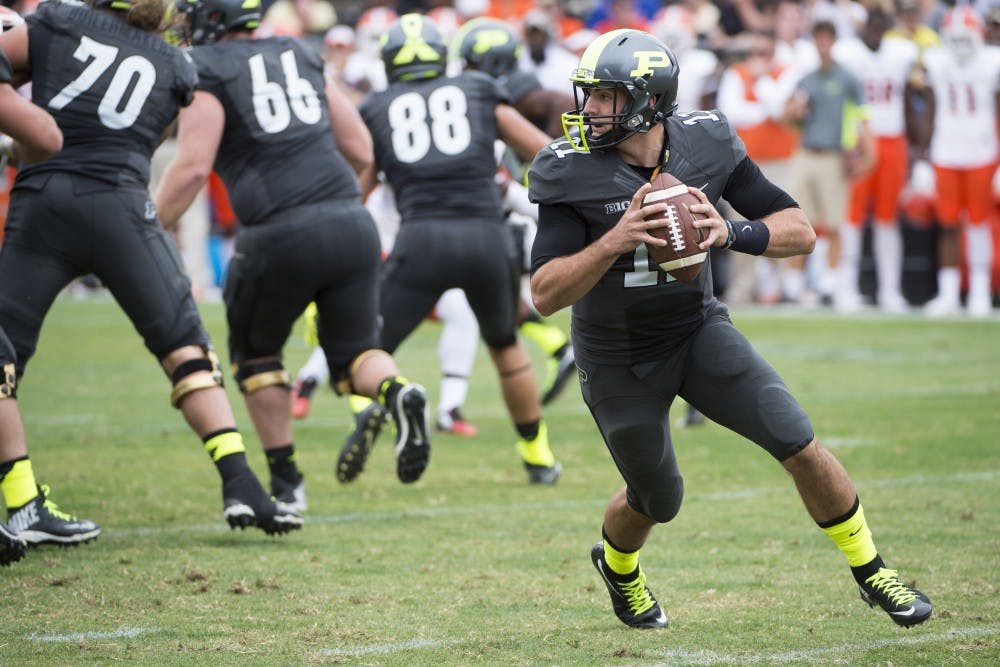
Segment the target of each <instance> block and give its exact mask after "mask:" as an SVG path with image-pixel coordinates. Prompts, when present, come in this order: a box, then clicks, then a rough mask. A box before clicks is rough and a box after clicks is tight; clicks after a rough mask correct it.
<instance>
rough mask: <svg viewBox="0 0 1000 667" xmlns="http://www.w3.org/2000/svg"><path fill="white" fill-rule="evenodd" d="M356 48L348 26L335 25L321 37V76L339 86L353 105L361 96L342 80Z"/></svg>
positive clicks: (351, 31)
mask: <svg viewBox="0 0 1000 667" xmlns="http://www.w3.org/2000/svg"><path fill="white" fill-rule="evenodd" d="M356 47H357V40H356V39H355V36H354V29H353V28H351V26H349V25H343V24H337V25H335V26H333V27H332V28H330V29H329V30H327V31H326V34H325V35H323V63H324V68H323V76H324V77H330V78H332V79H333V80H334V81H336V82H337V83H338V84H340V85H339V88H340V90H341V91H343V93H344V94H345V95H347V96H348V97H349V98H351V101H352V102H354V103H355V104H357V103H358V102H360V101H361V98H362V97H363V95H362V94H361V92H359V91H358V90H357V89H356V88H354V87H353V86H351V85H350V84H349V83H348V82H347V81H346V80H344V70H345V69H346V68H347V62H348V61H349V60H350V59H351V55H352V54H353V53H354V52H355V49H356Z"/></svg>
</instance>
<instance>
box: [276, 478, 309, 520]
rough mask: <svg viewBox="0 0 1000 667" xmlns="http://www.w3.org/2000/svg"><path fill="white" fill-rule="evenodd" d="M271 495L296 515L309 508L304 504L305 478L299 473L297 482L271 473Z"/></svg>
mask: <svg viewBox="0 0 1000 667" xmlns="http://www.w3.org/2000/svg"><path fill="white" fill-rule="evenodd" d="M271 495H272V496H273V497H274V499H275V500H277V501H278V502H279V503H283V504H284V505H285V507H287V508H288V509H290V510H292V511H293V512H295V513H296V514H302V513H303V512H305V511H306V509H308V507H309V504H308V503H307V502H306V478H305V477H303V476H302V474H301V473H300V474H299V479H298V481H297V482H295V481H291V480H287V479H285V478H284V477H281V476H280V475H275V474H274V473H271Z"/></svg>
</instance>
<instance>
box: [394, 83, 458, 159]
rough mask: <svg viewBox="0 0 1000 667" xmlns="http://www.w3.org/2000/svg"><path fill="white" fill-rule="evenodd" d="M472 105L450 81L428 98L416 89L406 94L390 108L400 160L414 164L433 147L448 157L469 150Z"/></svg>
mask: <svg viewBox="0 0 1000 667" xmlns="http://www.w3.org/2000/svg"><path fill="white" fill-rule="evenodd" d="M468 108H469V103H468V99H467V98H466V96H465V91H463V90H462V89H461V88H459V87H458V86H454V85H450V84H449V85H446V86H441V87H440V88H435V89H434V90H432V91H431V92H430V94H428V95H427V97H426V98H424V96H423V95H422V94H421V93H418V92H416V91H411V92H407V93H403V94H402V95H400V96H399V97H397V98H395V99H394V100H392V102H390V103H389V108H388V109H387V112H388V116H389V126H390V127H391V128H392V150H393V153H395V154H396V157H397V158H398V159H399V161H400V162H405V163H407V164H412V163H414V162H419V161H420V160H422V159H423V158H425V157H426V156H427V155H428V154H429V153H430V152H431V149H432V148H434V149H436V150H437V151H438V152H439V153H441V154H443V155H448V156H452V155H459V154H460V153H463V152H465V150H466V149H467V148H468V147H469V145H470V144H471V143H472V128H471V126H470V125H469V118H468V115H467V112H468Z"/></svg>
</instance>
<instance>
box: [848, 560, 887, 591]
mask: <svg viewBox="0 0 1000 667" xmlns="http://www.w3.org/2000/svg"><path fill="white" fill-rule="evenodd" d="M883 567H885V563H883V562H882V557H881V556H879V555H878V554H876V555H875V558H874V560H872V561H871V562H870V563H866V564H864V565H858V566H857V567H852V568H851V574H853V575H854V580H855V581H856V582H858V583H859V584H864V583H865V580H866V579H868V578H869V577H871V576H872V575H873V574H875V573H876V572H878V571H879V569H881V568H883Z"/></svg>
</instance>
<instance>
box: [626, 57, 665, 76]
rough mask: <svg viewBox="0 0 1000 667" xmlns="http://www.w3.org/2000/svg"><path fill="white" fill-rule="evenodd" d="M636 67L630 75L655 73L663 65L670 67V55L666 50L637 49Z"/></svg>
mask: <svg viewBox="0 0 1000 667" xmlns="http://www.w3.org/2000/svg"><path fill="white" fill-rule="evenodd" d="M632 55H633V56H635V63H636V64H635V69H634V70H632V71H631V72H629V74H628V75H629V76H630V77H636V76H646V75H647V74H653V73H654V72H655V71H656V70H657V69H659V68H661V67H670V66H671V65H672V64H673V63H671V62H670V56H668V55H667V54H666V52H664V51H635V52H634V53H633V54H632Z"/></svg>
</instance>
